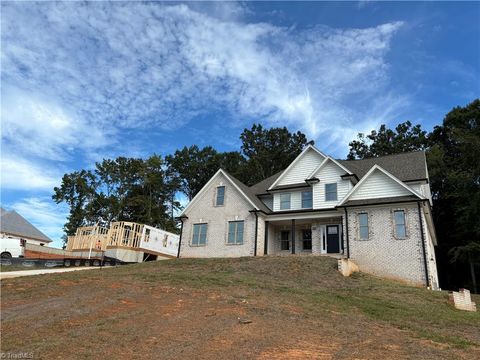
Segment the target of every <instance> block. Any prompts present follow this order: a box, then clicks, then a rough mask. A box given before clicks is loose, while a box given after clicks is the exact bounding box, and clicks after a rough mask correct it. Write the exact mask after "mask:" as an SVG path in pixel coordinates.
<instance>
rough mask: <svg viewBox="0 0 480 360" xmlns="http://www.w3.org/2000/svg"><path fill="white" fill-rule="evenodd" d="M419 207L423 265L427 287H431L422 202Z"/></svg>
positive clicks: (418, 203)
mask: <svg viewBox="0 0 480 360" xmlns="http://www.w3.org/2000/svg"><path fill="white" fill-rule="evenodd" d="M417 205H418V221H419V224H420V235H421V239H422V253H423V264H424V266H425V284H426V286H427V287H429V286H430V278H429V276H428V264H427V249H426V247H425V234H424V232H423V221H422V213H421V206H420V201H419V202H417Z"/></svg>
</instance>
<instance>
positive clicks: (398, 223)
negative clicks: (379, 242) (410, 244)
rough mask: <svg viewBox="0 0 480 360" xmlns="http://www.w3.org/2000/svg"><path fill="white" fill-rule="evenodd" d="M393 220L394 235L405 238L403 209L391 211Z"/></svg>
mask: <svg viewBox="0 0 480 360" xmlns="http://www.w3.org/2000/svg"><path fill="white" fill-rule="evenodd" d="M393 220H394V222H395V237H397V238H398V239H405V238H406V237H407V229H406V226H405V211H404V210H395V211H394V212H393Z"/></svg>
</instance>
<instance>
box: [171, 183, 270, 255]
mask: <svg viewBox="0 0 480 360" xmlns="http://www.w3.org/2000/svg"><path fill="white" fill-rule="evenodd" d="M217 186H225V204H224V205H223V206H218V207H216V206H214V204H215V196H216V187H217ZM252 209H253V206H252V205H251V204H250V203H249V202H248V201H247V200H246V199H245V198H244V197H243V195H242V194H240V193H239V192H238V190H237V189H236V188H235V187H234V186H233V184H232V183H231V182H230V181H229V180H228V179H227V178H226V177H224V176H223V175H222V174H218V175H217V177H216V178H215V179H214V180H213V181H212V182H211V183H210V185H209V187H208V188H207V189H205V191H204V192H203V193H202V194H201V195H200V197H199V198H197V199H196V200H195V203H193V204H192V205H191V207H190V208H189V209H187V211H186V213H185V215H186V216H188V219H186V220H184V224H183V234H182V245H181V248H180V257H202V258H206V257H240V256H253V253H254V251H253V248H254V241H255V240H254V237H255V215H254V214H252V213H250V212H249V210H252ZM239 220H243V221H244V234H243V244H242V245H229V244H227V235H228V222H229V221H239ZM258 220H259V227H258V242H257V255H263V237H264V220H263V218H262V217H261V216H260V215H259V219H258ZM195 223H207V224H208V228H207V241H206V245H205V246H194V245H192V244H191V242H192V236H193V224H195Z"/></svg>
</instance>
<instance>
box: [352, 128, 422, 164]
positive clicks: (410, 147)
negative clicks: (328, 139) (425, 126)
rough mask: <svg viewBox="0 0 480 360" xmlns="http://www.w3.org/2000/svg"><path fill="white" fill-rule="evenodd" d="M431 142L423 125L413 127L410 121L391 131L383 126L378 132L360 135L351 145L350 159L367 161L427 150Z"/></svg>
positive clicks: (373, 131)
mask: <svg viewBox="0 0 480 360" xmlns="http://www.w3.org/2000/svg"><path fill="white" fill-rule="evenodd" d="M429 144H430V142H429V140H428V136H427V132H426V131H425V130H422V127H421V125H415V126H412V123H411V122H410V121H406V122H404V123H401V124H399V125H397V127H396V128H395V129H389V128H387V127H386V126H385V124H382V125H381V126H380V128H379V130H378V131H376V130H372V131H371V133H370V134H369V135H365V134H363V133H359V134H358V136H357V139H356V140H353V141H352V142H350V143H349V146H350V152H349V153H348V159H350V160H353V159H365V158H371V157H377V156H383V155H389V154H398V153H402V152H408V151H415V150H425V149H427V148H428V146H429Z"/></svg>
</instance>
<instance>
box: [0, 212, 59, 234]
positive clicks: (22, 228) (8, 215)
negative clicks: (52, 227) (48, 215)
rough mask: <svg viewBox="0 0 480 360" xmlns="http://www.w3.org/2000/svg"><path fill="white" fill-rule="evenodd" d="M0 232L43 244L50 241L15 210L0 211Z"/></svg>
mask: <svg viewBox="0 0 480 360" xmlns="http://www.w3.org/2000/svg"><path fill="white" fill-rule="evenodd" d="M0 232H2V233H6V234H11V235H17V236H21V237H25V238H29V239H35V240H40V241H45V242H51V241H52V240H51V239H50V238H49V237H48V236H47V235H45V234H44V233H42V232H41V231H40V230H38V229H37V228H36V227H35V226H33V225H32V224H31V223H30V222H29V221H28V220H26V219H25V218H24V217H23V216H22V215H20V214H19V213H17V212H16V211H15V210H12V211H6V210H5V209H3V208H2V209H1V211H0Z"/></svg>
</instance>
